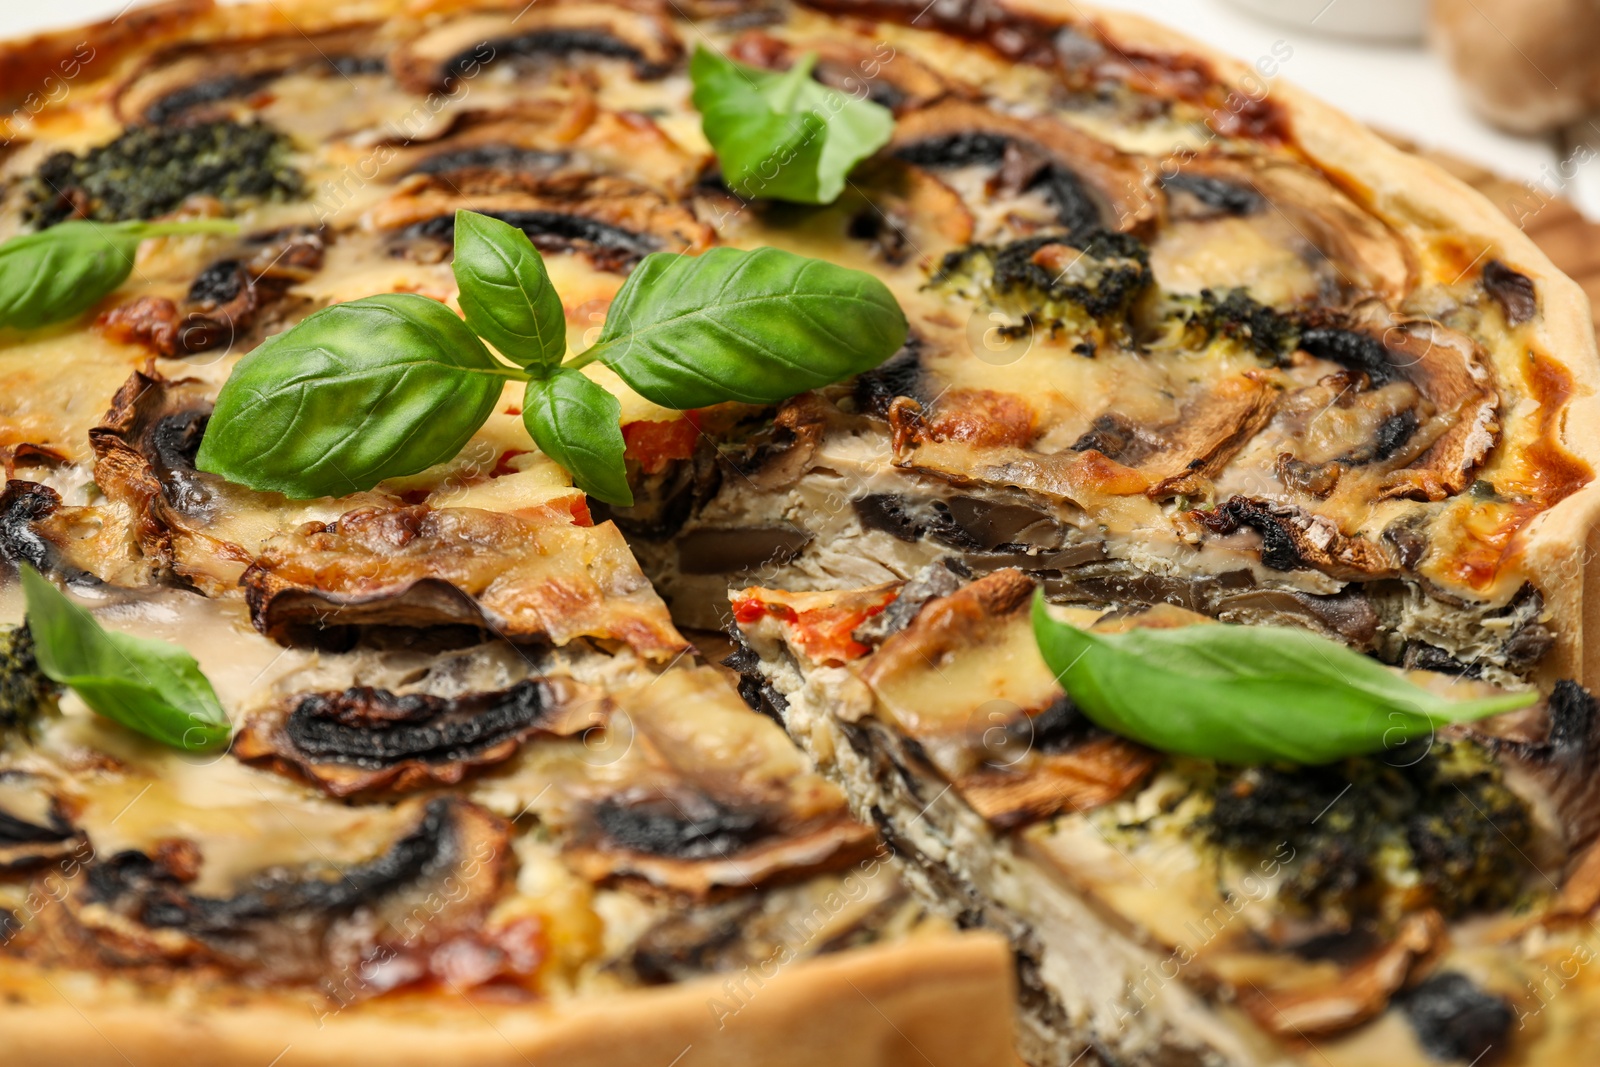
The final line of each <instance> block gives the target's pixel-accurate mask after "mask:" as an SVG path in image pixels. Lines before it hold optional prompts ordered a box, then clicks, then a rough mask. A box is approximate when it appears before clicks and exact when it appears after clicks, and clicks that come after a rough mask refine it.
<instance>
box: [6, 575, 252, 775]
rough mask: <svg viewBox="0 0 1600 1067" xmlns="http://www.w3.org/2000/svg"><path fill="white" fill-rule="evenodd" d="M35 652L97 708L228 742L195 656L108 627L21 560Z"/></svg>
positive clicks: (188, 744)
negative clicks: (103, 625)
mask: <svg viewBox="0 0 1600 1067" xmlns="http://www.w3.org/2000/svg"><path fill="white" fill-rule="evenodd" d="M22 589H23V594H24V595H25V596H26V598H27V602H28V624H29V627H30V628H31V629H32V632H33V640H34V656H35V657H36V658H37V660H38V663H39V669H40V670H41V671H43V672H44V674H45V676H46V677H48V678H50V679H51V680H52V681H55V682H58V683H60V684H61V685H67V686H71V687H72V688H73V689H74V690H76V691H77V694H78V696H80V697H82V698H83V702H84V703H85V704H87V705H89V707H90V708H91V709H92V710H94V711H95V712H96V713H97V714H100V715H104V716H105V717H106V718H108V719H112V720H115V721H116V722H119V723H121V724H122V725H123V726H126V727H128V729H130V730H135V731H137V732H139V733H141V734H144V735H145V736H146V737H150V738H154V739H155V740H157V741H160V742H161V743H162V744H165V745H171V746H173V747H174V748H183V749H188V750H191V751H202V750H205V749H210V748H216V747H218V746H220V745H224V744H226V743H227V741H228V737H229V734H230V732H231V727H230V726H229V724H228V716H227V713H226V712H224V711H223V710H222V704H221V703H220V702H218V700H217V694H216V692H215V691H214V690H213V689H212V688H211V683H210V682H209V681H207V680H206V676H205V675H204V674H201V673H200V665H199V664H198V663H196V662H195V659H194V657H193V656H191V655H189V653H187V652H185V651H184V650H183V649H181V648H178V647H177V646H175V645H170V644H168V643H167V642H165V641H156V640H152V639H150V638H147V637H132V636H130V635H128V634H122V633H117V632H115V631H112V630H107V629H105V628H104V627H102V626H101V625H100V624H99V623H98V622H96V621H95V618H94V616H93V615H90V614H89V613H88V612H87V611H85V610H83V609H82V608H80V607H78V605H76V604H74V603H73V602H72V601H71V600H69V599H67V597H66V596H65V595H64V594H63V593H62V592H61V591H60V590H59V589H57V588H56V587H55V586H54V585H53V584H52V583H51V582H50V581H49V580H48V579H46V578H44V577H43V576H41V575H40V574H39V572H38V571H36V570H34V569H33V568H32V567H30V566H29V565H28V564H26V563H24V564H22Z"/></svg>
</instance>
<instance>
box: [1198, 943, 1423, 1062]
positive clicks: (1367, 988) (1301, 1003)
mask: <svg viewBox="0 0 1600 1067" xmlns="http://www.w3.org/2000/svg"><path fill="white" fill-rule="evenodd" d="M1444 937H1445V925H1444V920H1443V919H1442V918H1440V916H1439V913H1438V912H1436V911H1425V912H1421V913H1419V914H1416V915H1411V916H1408V917H1407V918H1406V919H1405V921H1404V922H1402V923H1401V924H1400V929H1399V932H1398V933H1397V934H1396V935H1395V937H1394V938H1393V939H1392V940H1391V941H1389V942H1388V943H1387V944H1385V945H1383V946H1382V947H1381V948H1379V949H1377V950H1376V951H1375V952H1373V953H1372V954H1371V955H1370V956H1369V957H1367V958H1366V959H1364V960H1362V961H1361V962H1360V963H1358V964H1356V965H1355V966H1353V967H1349V968H1347V969H1345V970H1343V971H1342V973H1340V974H1338V976H1337V977H1336V978H1335V979H1334V980H1333V981H1332V982H1329V981H1327V980H1324V981H1322V982H1316V981H1310V982H1302V983H1301V984H1300V985H1299V986H1296V985H1294V984H1291V983H1292V981H1293V978H1294V977H1296V976H1293V975H1285V976H1284V977H1285V978H1286V979H1288V981H1287V982H1285V985H1286V988H1275V987H1274V985H1273V984H1271V983H1267V988H1266V989H1265V990H1263V989H1262V988H1261V987H1260V986H1259V985H1257V984H1256V983H1254V982H1251V983H1247V985H1248V988H1240V989H1239V990H1238V993H1237V995H1238V997H1239V1003H1240V1005H1241V1006H1242V1007H1243V1008H1244V1009H1245V1011H1246V1012H1248V1013H1249V1014H1250V1016H1251V1018H1253V1019H1255V1021H1256V1022H1257V1023H1259V1024H1260V1025H1261V1026H1262V1027H1264V1028H1265V1029H1266V1030H1268V1031H1269V1032H1270V1033H1273V1034H1276V1035H1278V1036H1279V1037H1283V1038H1300V1039H1305V1038H1308V1037H1320V1036H1322V1035H1324V1034H1332V1033H1338V1032H1340V1031H1343V1030H1348V1029H1350V1028H1351V1027H1353V1026H1357V1025H1359V1024H1360V1023H1364V1022H1366V1021H1367V1020H1368V1019H1372V1018H1375V1017H1376V1016H1378V1015H1379V1014H1381V1013H1382V1012H1383V1010H1384V1009H1385V1008H1387V1007H1388V1005H1389V999H1390V998H1391V997H1393V996H1394V995H1395V994H1396V993H1398V992H1400V991H1401V990H1402V989H1403V988H1405V985H1406V983H1407V981H1408V980H1409V979H1410V977H1411V975H1412V974H1413V973H1414V972H1415V971H1417V970H1418V969H1420V968H1421V967H1423V966H1425V965H1426V964H1427V963H1428V961H1429V960H1430V959H1432V958H1433V956H1434V955H1435V954H1436V953H1437V951H1438V948H1439V946H1440V944H1441V943H1442V941H1443V940H1444ZM1224 979H1226V974H1225V973H1224Z"/></svg>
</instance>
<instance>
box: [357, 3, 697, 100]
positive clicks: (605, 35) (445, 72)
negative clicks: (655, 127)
mask: <svg viewBox="0 0 1600 1067" xmlns="http://www.w3.org/2000/svg"><path fill="white" fill-rule="evenodd" d="M574 56H577V57H581V56H591V57H609V58H613V59H623V60H627V61H628V62H630V63H632V64H633V67H634V70H635V72H636V73H637V74H638V75H639V77H641V78H658V77H661V76H662V75H664V74H666V73H667V72H668V71H669V70H671V69H672V68H673V67H674V66H676V65H677V63H678V61H679V60H680V59H681V58H682V56H683V45H682V43H681V42H680V41H679V40H678V37H677V35H676V33H674V32H673V29H672V26H671V24H670V23H668V22H667V21H666V20H665V19H663V18H661V17H660V16H658V15H655V14H651V13H648V12H645V11H640V10H630V9H627V8H624V7H620V6H613V5H610V4H587V3H568V4H540V5H537V6H536V7H533V8H527V9H524V10H523V11H521V12H520V13H519V12H511V11H508V12H505V13H494V14H488V13H485V14H480V15H469V16H465V17H462V18H457V19H451V20H450V21H448V22H445V23H443V24H442V25H440V26H438V27H437V28H434V29H431V30H427V31H425V32H424V33H423V34H422V35H421V36H419V37H417V38H415V39H414V40H412V41H410V42H408V43H407V44H405V45H403V46H401V47H400V48H397V49H396V50H395V51H394V53H393V54H392V55H391V56H390V57H389V67H390V69H391V70H392V71H393V72H394V76H395V78H396V79H397V80H398V81H399V82H400V84H401V85H404V86H405V87H406V88H408V89H411V90H412V91H414V92H419V93H426V92H429V91H431V90H435V89H448V88H450V87H451V86H452V85H454V84H455V82H456V80H457V79H459V78H461V77H463V76H468V77H471V76H476V74H477V73H478V72H479V70H480V69H481V68H483V67H484V66H487V65H489V64H492V63H503V62H506V61H507V60H513V61H514V60H516V59H518V58H532V59H538V60H544V61H545V62H547V63H548V62H549V61H550V60H552V59H560V58H563V57H574Z"/></svg>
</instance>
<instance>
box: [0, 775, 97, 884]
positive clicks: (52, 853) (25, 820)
mask: <svg viewBox="0 0 1600 1067" xmlns="http://www.w3.org/2000/svg"><path fill="white" fill-rule="evenodd" d="M87 848H88V840H87V838H85V837H84V835H83V834H82V833H81V832H80V831H79V830H77V829H75V828H74V827H73V825H72V823H71V822H70V821H69V820H68V819H67V817H66V813H65V812H63V811H62V809H61V804H60V801H59V800H58V799H57V798H56V797H55V795H54V794H53V793H52V792H51V791H50V789H49V788H48V786H47V783H45V782H44V780H43V779H40V778H38V777H35V776H33V775H29V774H23V773H20V772H6V773H3V774H0V874H5V873H8V872H13V871H21V870H27V869H29V868H32V867H37V866H40V865H42V864H46V863H55V862H58V861H60V860H64V859H66V858H68V857H70V856H73V855H76V854H80V853H83V852H85V851H87Z"/></svg>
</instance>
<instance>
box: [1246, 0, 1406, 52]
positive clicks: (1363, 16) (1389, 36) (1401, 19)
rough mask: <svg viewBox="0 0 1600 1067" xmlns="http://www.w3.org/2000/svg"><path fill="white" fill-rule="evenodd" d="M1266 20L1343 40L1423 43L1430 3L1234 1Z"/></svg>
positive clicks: (1398, 0) (1400, 0)
mask: <svg viewBox="0 0 1600 1067" xmlns="http://www.w3.org/2000/svg"><path fill="white" fill-rule="evenodd" d="M1231 2H1232V3H1233V4H1235V5H1236V6H1238V7H1242V8H1244V9H1246V10H1247V11H1251V12H1254V13H1255V14H1257V15H1260V16H1261V17H1262V18H1267V19H1271V20H1272V21H1273V22H1279V23H1282V24H1283V25H1285V26H1304V27H1306V28H1307V29H1313V30H1320V31H1322V32H1323V33H1332V34H1338V35H1339V36H1341V37H1362V38H1366V39H1367V40H1377V41H1407V42H1409V41H1420V40H1422V35H1423V33H1424V32H1425V31H1426V30H1427V27H1428V0H1231Z"/></svg>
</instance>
